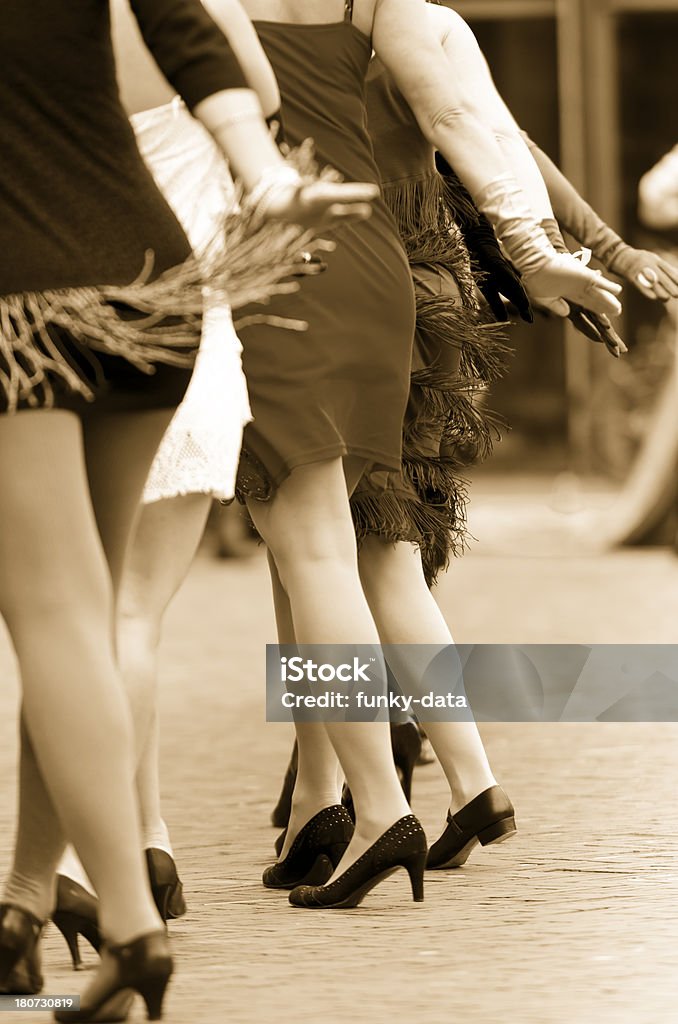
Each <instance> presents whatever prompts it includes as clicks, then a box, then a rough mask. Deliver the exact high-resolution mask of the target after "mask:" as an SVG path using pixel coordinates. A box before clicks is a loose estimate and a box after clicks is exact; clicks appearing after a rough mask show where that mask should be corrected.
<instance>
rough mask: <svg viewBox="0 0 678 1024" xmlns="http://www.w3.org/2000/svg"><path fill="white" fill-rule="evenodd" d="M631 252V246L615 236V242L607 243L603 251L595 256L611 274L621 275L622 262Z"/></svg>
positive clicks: (622, 269)
mask: <svg viewBox="0 0 678 1024" xmlns="http://www.w3.org/2000/svg"><path fill="white" fill-rule="evenodd" d="M632 252H633V249H632V248H631V246H630V245H627V244H626V242H625V241H624V240H623V239H622V238H619V236H616V239H615V242H614V243H613V244H611V245H609V246H608V247H607V249H606V250H605V252H604V253H602V254H601V255H600V256H597V258H598V259H599V260H600V262H601V263H602V264H603V266H604V267H605V268H606V269H607V270H609V271H611V272H612V273H613V274H620V275H621V276H622V277H623V276H624V263H625V262H626V258H627V257H628V256H629V255H630V254H631V253H632ZM596 255H597V254H596Z"/></svg>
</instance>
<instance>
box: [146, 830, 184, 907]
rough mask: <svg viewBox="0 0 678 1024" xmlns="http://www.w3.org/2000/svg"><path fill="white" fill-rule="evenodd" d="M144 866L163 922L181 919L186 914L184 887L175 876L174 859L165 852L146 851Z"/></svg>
mask: <svg viewBox="0 0 678 1024" xmlns="http://www.w3.org/2000/svg"><path fill="white" fill-rule="evenodd" d="M146 865H147V867H148V877H149V880H150V883H151V892H152V893H153V899H154V900H155V905H156V907H157V908H158V913H159V914H160V916H161V918H162V919H163V921H171V920H174V919H176V918H177V917H183V916H184V914H185V913H186V900H185V899H184V887H183V885H182V882H181V879H180V878H179V875H178V874H177V866H176V864H175V863H174V859H173V858H172V857H171V856H170V855H169V853H167V852H166V851H165V850H158V849H155V848H151V849H148V850H146Z"/></svg>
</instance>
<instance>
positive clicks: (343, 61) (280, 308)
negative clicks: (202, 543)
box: [238, 15, 414, 499]
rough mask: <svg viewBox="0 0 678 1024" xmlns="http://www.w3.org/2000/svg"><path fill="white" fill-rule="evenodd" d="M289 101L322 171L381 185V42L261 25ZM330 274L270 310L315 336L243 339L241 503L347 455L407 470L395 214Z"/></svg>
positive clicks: (345, 32)
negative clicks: (368, 93)
mask: <svg viewBox="0 0 678 1024" xmlns="http://www.w3.org/2000/svg"><path fill="white" fill-rule="evenodd" d="M255 25H256V28H257V32H258V34H259V37H260V39H261V42H262V44H263V47H264V49H265V51H266V54H267V56H268V58H269V60H270V61H271V64H272V65H273V69H274V71H275V73H276V77H277V79H278V83H279V86H280V92H281V96H282V121H283V125H284V129H285V136H286V138H287V140H288V141H289V142H290V143H291V144H295V145H296V144H298V143H299V142H301V141H302V140H303V139H305V138H306V137H308V136H310V137H311V138H312V139H313V141H314V143H315V147H316V153H317V158H318V161H319V163H320V164H323V165H325V164H329V165H331V166H332V167H334V168H336V169H337V170H338V171H339V172H340V173H341V174H342V175H343V177H344V179H345V180H347V181H365V182H368V181H371V182H378V180H379V175H378V171H377V168H376V166H375V163H374V157H373V154H372V146H371V143H370V139H369V136H368V134H367V127H366V114H365V75H366V73H367V68H368V65H369V60H370V54H371V49H372V48H371V42H370V40H369V39H368V38H367V37H366V36H365V35H363V34H362V33H361V32H360V31H359V30H358V29H357V28H356V27H355V26H354V25H353V24H352V22H351V21H350V17H349V16H348V15H347V17H346V19H345V20H344V21H343V22H338V23H332V24H283V23H279V22H267V21H257V22H256V23H255ZM336 242H337V248H336V251H335V252H334V253H332V254H330V255H329V256H328V257H327V264H328V269H327V271H326V272H325V273H323V274H320V275H319V276H317V277H312V278H309V279H308V280H305V281H304V283H303V285H302V288H301V290H300V291H299V292H298V293H297V294H295V295H290V296H285V297H282V298H280V297H279V298H276V299H274V300H273V302H272V303H271V305H270V307H267V310H270V312H272V313H276V314H279V315H282V316H288V317H293V318H294V317H297V318H299V319H301V320H305V321H307V322H308V324H309V329H308V331H306V332H305V333H300V334H293V333H292V332H287V333H285V335H284V336H281V334H280V332H278V331H276V330H275V329H274V328H272V327H267V326H254V327H251V328H246V329H244V330H242V331H241V332H240V336H241V338H242V341H243V368H244V370H245V376H246V378H247V384H248V389H249V394H250V403H251V407H252V413H253V416H254V420H253V422H252V423H251V424H248V426H247V427H246V428H245V434H244V443H243V454H242V458H241V464H240V471H239V479H238V494H239V497H241V498H242V497H243V496H247V495H251V496H253V497H256V498H259V499H266V498H269V497H270V496H271V495H272V493H273V490H274V488H275V487H276V486H277V485H279V484H280V483H281V482H282V481H283V480H284V479H285V478H286V477H287V475H288V474H289V473H290V471H291V470H292V469H294V468H295V467H298V466H302V465H307V464H309V463H314V462H318V461H322V460H326V459H331V458H334V457H338V456H343V455H356V456H359V457H362V458H363V459H365V460H366V461H367V463H368V464H369V465H370V466H372V467H380V468H382V469H394V470H397V469H398V468H399V466H400V458H401V441H402V423H403V416H404V412H405V406H406V404H407V396H408V391H409V375H410V357H411V349H412V337H413V332H414V294H413V288H412V279H411V276H410V272H409V268H408V264H407V258H406V255H405V252H404V250H403V248H402V245H401V243H400V240H399V238H398V234H397V230H396V226H395V222H394V221H393V218H392V216H391V214H390V213H389V211H388V209H387V207H386V205H385V203H384V202H383V201H382V200H378V201H377V202H376V203H375V204H374V208H373V213H372V216H371V218H370V219H369V220H367V221H364V222H360V223H357V224H353V225H350V226H345V227H343V228H342V229H341V230H340V231H339V232H337V235H336Z"/></svg>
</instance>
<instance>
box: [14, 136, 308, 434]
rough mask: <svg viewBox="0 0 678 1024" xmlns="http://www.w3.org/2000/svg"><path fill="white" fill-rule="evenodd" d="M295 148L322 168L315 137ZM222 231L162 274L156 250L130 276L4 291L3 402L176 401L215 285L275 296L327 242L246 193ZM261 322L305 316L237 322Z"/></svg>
mask: <svg viewBox="0 0 678 1024" xmlns="http://www.w3.org/2000/svg"><path fill="white" fill-rule="evenodd" d="M293 155H294V157H295V162H296V163H297V165H298V166H300V168H301V169H302V171H303V172H304V173H307V174H310V175H314V174H315V163H314V162H313V160H312V153H311V151H310V149H309V148H308V147H306V148H305V149H304V148H303V147H302V148H301V149H300V150H299V151H297V152H296V153H295V154H293ZM237 198H238V199H242V196H240V195H239V196H238V197H237ZM214 239H215V241H214V245H213V246H210V249H209V255H208V256H205V257H204V258H201V259H200V261H198V260H197V259H195V258H194V257H189V258H188V259H186V260H185V262H183V263H181V264H179V265H177V266H175V267H171V268H170V269H168V270H166V271H165V272H164V273H162V274H160V275H159V276H155V274H154V262H155V260H154V256H153V253H152V252H151V251H150V250H149V252H148V253H147V254H146V263H145V266H144V267H143V268H142V269H141V272H140V274H139V276H138V277H137V279H136V280H135V281H133V282H131V283H130V284H129V285H109V286H106V285H101V286H99V285H97V286H86V287H72V288H60V289H54V290H45V291H33V292H29V291H27V292H23V293H16V294H8V295H0V414H2V413H13V412H17V411H19V410H22V409H33V408H65V409H72V410H74V411H80V412H85V411H86V409H87V408H88V407H89V406H91V405H92V404H94V405H96V407H97V408H98V409H101V408H102V407H103V406H104V405H106V407H108V406H109V405H110V406H111V408H115V409H132V408H137V407H142V408H153V407H156V408H158V407H168V408H171V407H172V406H175V405H177V404H178V403H179V401H180V400H181V397H182V395H183V393H184V391H185V390H186V387H187V385H188V383H189V380H190V376H191V372H192V367H193V363H194V361H195V357H196V355H197V352H198V347H199V344H200V336H201V324H202V307H203V296H204V293H205V289H209V290H210V292H211V293H212V296H213V297H217V298H218V299H219V300H221V301H223V302H224V303H226V304H228V305H230V307H231V308H232V309H233V310H240V309H243V308H244V307H246V306H251V305H252V303H265V302H268V300H269V299H270V297H271V296H273V295H276V294H285V293H287V292H290V291H295V290H296V289H297V288H298V283H297V282H296V281H294V280H293V276H301V275H302V274H303V273H304V272H305V269H306V268H305V267H304V265H303V264H302V263H301V261H300V256H301V252H302V250H306V251H314V250H315V248H316V246H317V245H318V244H320V243H318V242H317V241H316V240H314V239H313V238H312V237H311V234H310V233H309V232H308V231H306V230H304V229H303V228H301V227H298V226H297V225H294V224H285V223H281V222H273V221H267V222H263V221H262V220H261V218H260V217H259V215H258V214H257V211H256V210H253V209H252V208H251V207H248V206H247V204H246V203H240V205H237V204H235V205H233V207H232V209H230V210H229V212H228V213H227V214H225V215H224V216H223V218H222V219H221V220H219V221H218V222H215V224H214ZM252 322H254V323H265V324H269V325H271V326H275V327H290V328H295V329H297V330H298V329H300V328H303V327H305V324H300V323H299V322H298V321H291V320H287V319H284V318H281V317H276V316H270V315H268V314H266V313H265V312H258V313H257V314H256V315H255V316H249V317H247V318H246V319H245V320H240V321H239V320H238V319H237V317H236V318H235V324H236V327H239V326H244V325H246V324H250V323H252Z"/></svg>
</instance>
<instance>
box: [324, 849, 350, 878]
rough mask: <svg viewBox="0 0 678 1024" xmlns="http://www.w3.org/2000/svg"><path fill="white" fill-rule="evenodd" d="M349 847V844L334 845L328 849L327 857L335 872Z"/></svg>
mask: <svg viewBox="0 0 678 1024" xmlns="http://www.w3.org/2000/svg"><path fill="white" fill-rule="evenodd" d="M347 846H348V843H332V845H331V846H329V847H328V848H327V856H328V857H329V859H330V860H331V861H332V869H333V870H334V868H336V866H337V864H338V863H339V861H340V860H341V858H342V857H343V856H344V854H345V853H346V847H347ZM328 877H329V876H328Z"/></svg>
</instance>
